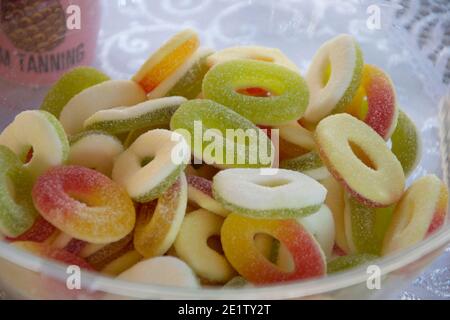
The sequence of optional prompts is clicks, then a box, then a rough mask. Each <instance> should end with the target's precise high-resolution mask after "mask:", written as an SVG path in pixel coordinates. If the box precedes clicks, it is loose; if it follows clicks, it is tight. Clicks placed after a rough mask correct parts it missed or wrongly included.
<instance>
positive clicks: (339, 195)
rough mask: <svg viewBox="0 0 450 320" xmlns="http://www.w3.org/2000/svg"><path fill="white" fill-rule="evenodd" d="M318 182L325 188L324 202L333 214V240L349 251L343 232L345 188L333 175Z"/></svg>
mask: <svg viewBox="0 0 450 320" xmlns="http://www.w3.org/2000/svg"><path fill="white" fill-rule="evenodd" d="M320 183H321V184H322V185H323V186H324V187H325V188H326V189H327V198H326V199H325V204H326V205H327V206H328V208H330V210H331V213H332V214H333V220H334V230H335V232H334V233H335V242H336V246H338V247H339V248H340V249H341V250H342V251H344V252H345V253H349V252H350V249H349V245H348V243H347V236H346V234H345V217H344V211H345V199H344V197H345V190H344V187H343V186H342V185H341V184H340V183H339V182H338V181H337V180H336V179H335V178H334V177H333V176H331V175H330V176H329V177H328V178H326V179H324V180H322V181H320Z"/></svg>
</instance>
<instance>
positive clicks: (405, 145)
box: [391, 111, 422, 176]
mask: <svg viewBox="0 0 450 320" xmlns="http://www.w3.org/2000/svg"><path fill="white" fill-rule="evenodd" d="M391 142H392V147H391V150H392V152H393V153H394V154H395V156H396V157H397V159H398V161H400V163H401V164H402V167H403V171H404V172H405V176H409V175H410V174H411V173H412V172H413V171H414V169H415V168H416V167H417V165H418V164H419V161H420V157H421V153H422V142H421V139H420V133H419V130H418V129H417V127H416V125H415V124H414V122H413V121H412V120H411V119H410V118H409V117H408V116H407V115H406V113H404V112H403V111H400V113H399V116H398V123H397V127H396V128H395V131H394V133H393V134H392V137H391Z"/></svg>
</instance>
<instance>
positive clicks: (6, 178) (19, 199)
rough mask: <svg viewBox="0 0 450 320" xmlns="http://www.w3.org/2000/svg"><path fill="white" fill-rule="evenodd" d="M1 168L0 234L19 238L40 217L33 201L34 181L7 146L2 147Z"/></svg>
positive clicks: (0, 155) (0, 148) (0, 153)
mask: <svg viewBox="0 0 450 320" xmlns="http://www.w3.org/2000/svg"><path fill="white" fill-rule="evenodd" d="M0 167H1V168H2V169H1V170H0V232H1V233H2V234H4V235H6V236H8V237H12V238H15V237H17V236H20V235H21V234H23V233H24V232H25V231H27V230H28V229H29V228H31V226H32V225H33V223H34V221H35V220H36V218H37V217H38V212H37V211H36V209H35V208H34V205H33V199H32V197H31V190H32V188H33V179H32V177H31V175H30V173H29V172H28V171H27V170H26V169H24V167H23V164H22V162H21V161H20V160H19V158H18V157H17V156H16V155H15V154H14V153H13V152H12V151H11V150H10V149H8V148H7V147H5V146H0Z"/></svg>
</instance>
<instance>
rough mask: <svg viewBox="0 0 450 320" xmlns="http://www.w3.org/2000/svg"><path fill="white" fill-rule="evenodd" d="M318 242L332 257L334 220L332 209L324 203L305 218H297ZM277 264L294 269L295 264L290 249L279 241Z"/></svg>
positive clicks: (327, 254) (283, 268)
mask: <svg viewBox="0 0 450 320" xmlns="http://www.w3.org/2000/svg"><path fill="white" fill-rule="evenodd" d="M297 222H298V223H300V224H301V225H302V226H303V227H304V228H305V229H306V230H307V231H308V232H309V233H310V234H311V235H312V236H313V237H314V238H315V239H316V241H317V242H318V244H319V245H320V248H321V249H322V251H323V252H324V254H325V256H326V257H327V258H330V257H331V255H332V252H333V247H334V235H335V232H334V228H335V227H334V220H333V214H332V213H331V211H330V209H329V208H328V207H327V206H326V205H323V206H322V207H321V208H320V210H319V211H317V212H316V213H314V214H312V215H310V216H307V217H305V218H299V219H297ZM275 254H276V256H275V259H274V262H275V264H276V265H277V266H278V267H279V268H281V269H282V270H294V264H293V260H292V257H291V254H290V252H289V250H288V249H287V248H286V247H285V246H284V245H283V244H280V243H279V242H278V249H277V252H276V253H275Z"/></svg>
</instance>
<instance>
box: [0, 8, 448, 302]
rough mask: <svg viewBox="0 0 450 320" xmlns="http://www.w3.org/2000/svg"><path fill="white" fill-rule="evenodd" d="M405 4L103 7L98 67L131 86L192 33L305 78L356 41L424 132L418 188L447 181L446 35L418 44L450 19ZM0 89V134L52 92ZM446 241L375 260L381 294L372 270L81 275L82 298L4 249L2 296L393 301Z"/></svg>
mask: <svg viewBox="0 0 450 320" xmlns="http://www.w3.org/2000/svg"><path fill="white" fill-rule="evenodd" d="M402 3H403V4H404V5H405V6H404V7H402V6H400V5H398V4H396V3H395V2H392V1H389V2H379V3H378V7H375V8H374V7H373V6H372V7H369V6H370V4H369V3H364V2H362V1H356V0H355V1H306V0H305V1H301V0H286V1H280V0H279V1H264V0H260V1H237V0H236V1H234V0H220V1H217V0H214V1H213V0H198V1H192V0H191V1H189V0H187V1H172V0H164V1H145V0H134V1H131V0H130V1H126V0H125V1H124V0H121V1H104V2H103V20H102V30H101V33H100V38H99V43H98V50H97V60H96V63H95V64H96V66H97V67H99V68H101V69H102V70H104V71H105V72H107V73H108V74H110V75H111V76H112V77H113V78H129V77H130V76H131V75H132V74H133V72H134V71H135V70H136V69H137V68H138V67H139V65H140V64H141V63H142V62H143V61H144V60H145V58H146V57H147V56H148V55H149V53H150V52H151V51H153V50H155V49H156V48H157V47H158V46H159V45H160V44H161V43H162V42H163V41H165V40H166V39H167V38H168V37H169V36H170V35H171V34H173V33H174V32H176V31H177V30H180V29H182V28H184V27H188V26H189V27H193V28H196V29H197V30H198V31H199V33H200V35H201V37H202V40H203V43H204V44H205V45H206V46H210V47H213V48H216V49H220V48H224V47H227V46H233V45H238V44H258V45H266V46H272V47H278V48H280V49H281V50H283V51H284V52H285V53H286V54H287V55H288V56H289V57H290V58H291V59H292V60H293V61H295V62H297V63H298V65H299V66H300V68H301V69H302V71H303V72H304V71H305V70H306V68H307V66H308V64H309V62H310V60H311V58H312V56H313V54H314V52H315V50H317V48H318V47H319V46H320V44H321V43H323V42H324V41H325V40H327V39H328V38H330V37H332V36H334V35H336V34H339V33H350V34H353V35H355V36H356V38H357V39H358V41H359V42H360V44H361V47H362V49H363V51H364V54H365V61H366V62H368V63H372V64H376V65H378V66H380V67H382V68H383V69H384V70H386V71H387V72H388V73H389V74H390V75H391V76H392V78H393V81H394V83H395V85H396V89H397V93H398V99H399V102H400V106H401V107H402V108H403V109H404V110H405V111H406V112H407V113H408V114H409V115H410V116H411V117H412V118H413V120H414V121H415V123H416V124H417V125H418V127H419V128H420V130H421V134H422V139H423V157H422V161H421V163H420V166H419V167H418V168H417V170H416V171H415V172H414V174H413V175H412V177H411V180H413V179H416V178H417V177H419V176H422V175H424V174H426V173H435V174H437V175H438V176H440V177H442V178H443V179H444V180H445V181H447V180H448V169H449V160H448V159H449V158H448V151H449V139H450V133H449V132H450V131H449V124H450V116H449V106H450V97H449V92H448V87H447V84H448V78H446V75H445V72H444V67H445V63H446V61H447V60H446V59H448V57H449V56H450V55H449V50H448V48H445V47H442V45H441V44H440V43H441V40H442V39H441V36H440V33H433V34H431V35H430V34H428V35H427V34H425V36H424V35H421V36H420V37H422V38H423V39H422V38H420V37H419V38H417V33H420V31H421V30H423V29H426V26H427V24H429V23H430V21H432V20H433V19H435V20H436V21H437V22H436V23H437V24H438V26H439V25H441V24H442V25H444V24H445V23H448V19H449V18H448V16H445V12H444V14H439V10H430V14H431V16H432V17H428V16H427V17H425V18H424V19H420V14H419V18H415V16H416V15H417V14H418V12H421V10H422V9H423V8H421V5H420V3H419V2H415V1H403V2H402ZM442 3H444V2H442ZM443 5H444V6H445V5H446V4H445V3H444V4H443ZM378 9H380V22H381V24H380V25H379V26H377V25H374V24H373V23H376V22H377V20H373V19H372V20H370V19H371V18H373V16H372V14H373V13H374V12H375V11H376V10H378ZM374 10H375V11H374ZM431 18H433V19H431ZM368 19H369V23H368ZM433 23H434V22H433ZM436 23H435V24H434V26H436ZM405 26H406V29H409V30H410V32H408V31H407V30H406V29H405ZM373 27H375V29H374V28H373ZM378 27H379V28H378ZM433 30H434V29H433ZM422 40H423V42H421V41H422ZM420 47H421V48H420ZM433 55H434V56H433ZM430 59H431V60H430ZM432 61H434V62H435V63H433V62H432ZM447 77H448V75H447ZM446 82H447V84H446ZM0 90H1V91H0V97H1V99H0V122H1V123H0V126H1V127H2V128H3V127H4V126H5V125H6V124H7V123H8V122H9V121H11V120H12V119H13V117H14V116H15V115H16V114H17V113H19V112H20V111H22V110H25V109H29V108H33V107H35V108H36V107H38V106H39V103H40V101H41V99H42V97H43V96H44V95H45V92H46V91H47V90H48V88H46V87H36V88H30V87H21V86H18V85H16V84H12V83H8V82H6V81H5V80H0ZM409 182H410V181H409ZM449 242H450V226H449V224H448V223H447V224H446V225H445V226H444V228H442V229H441V230H440V231H439V232H438V233H436V234H435V235H433V236H432V237H430V238H428V239H426V240H425V241H423V242H421V243H420V244H418V245H416V246H414V247H411V248H409V249H407V250H404V251H402V252H399V253H397V254H395V255H392V256H389V257H385V258H383V259H380V260H378V261H375V262H374V264H376V265H377V266H378V267H380V270H381V273H382V275H383V277H382V282H381V288H380V289H379V290H370V289H368V287H367V284H366V281H367V279H368V274H367V269H366V267H360V268H355V269H352V270H349V271H347V272H342V273H339V274H335V275H330V276H327V277H325V278H321V279H312V280H308V281H302V282H296V283H289V284H284V285H276V286H270V287H261V288H249V289H195V290H194V289H181V288H171V287H159V286H152V285H143V284H136V283H130V282H123V281H118V280H115V279H112V278H108V277H104V276H100V275H99V274H95V273H88V272H83V273H82V277H81V285H82V290H69V289H67V287H66V280H67V278H68V274H67V272H66V271H67V270H66V267H65V266H62V265H60V264H57V263H54V262H51V261H46V260H43V259H40V258H37V257H35V256H32V255H30V254H28V253H26V252H22V251H18V250H17V249H15V248H13V247H11V246H9V245H8V244H6V243H2V242H0V288H2V289H3V290H5V292H6V295H7V296H8V297H9V298H53V299H73V298H80V299H100V298H104V297H105V294H107V296H106V297H114V295H116V296H120V297H125V298H148V299H173V298H178V299H254V298H261V299H286V298H323V299H334V298H345V299H346V298H354V299H370V298H396V297H398V293H399V291H400V290H402V289H403V288H405V287H406V286H407V285H408V284H410V283H411V282H412V280H413V279H414V278H415V277H417V276H418V275H419V274H420V273H421V272H422V271H423V270H424V268H426V267H427V266H428V265H429V264H430V263H431V262H432V261H433V260H434V259H435V258H436V257H438V256H439V255H440V254H441V253H442V250H443V249H444V248H445V246H446V244H447V243H449Z"/></svg>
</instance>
